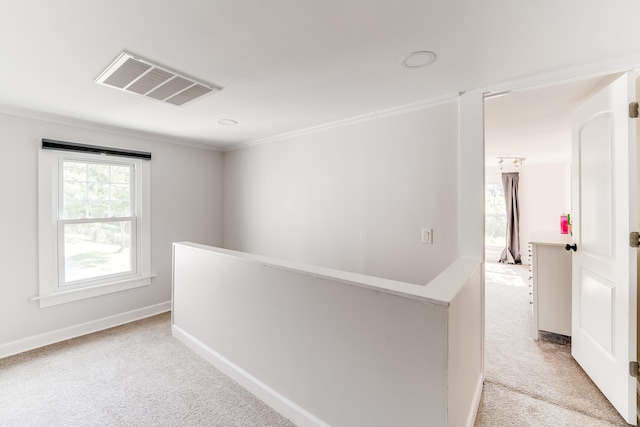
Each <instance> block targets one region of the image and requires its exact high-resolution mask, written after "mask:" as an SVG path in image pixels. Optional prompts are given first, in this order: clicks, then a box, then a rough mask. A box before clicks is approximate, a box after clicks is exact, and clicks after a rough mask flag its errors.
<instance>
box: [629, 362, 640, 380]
mask: <svg viewBox="0 0 640 427" xmlns="http://www.w3.org/2000/svg"><path fill="white" fill-rule="evenodd" d="M629 375H631V376H632V377H633V378H638V377H639V376H640V365H638V362H629Z"/></svg>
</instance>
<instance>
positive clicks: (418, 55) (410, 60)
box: [400, 50, 436, 70]
mask: <svg viewBox="0 0 640 427" xmlns="http://www.w3.org/2000/svg"><path fill="white" fill-rule="evenodd" d="M435 60H436V54H435V53H433V52H430V51H428V50H419V51H417V52H413V53H410V54H409V55H407V56H405V57H404V58H402V62H400V64H401V65H402V67H403V68H406V69H408V70H413V69H416V68H422V67H426V66H427V65H431V64H433V63H434V62H435Z"/></svg>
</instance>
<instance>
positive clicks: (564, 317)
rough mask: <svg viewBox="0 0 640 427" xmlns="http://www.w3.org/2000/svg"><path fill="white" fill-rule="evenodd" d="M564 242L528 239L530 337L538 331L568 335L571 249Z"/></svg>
mask: <svg viewBox="0 0 640 427" xmlns="http://www.w3.org/2000/svg"><path fill="white" fill-rule="evenodd" d="M565 244H566V243H564V242H562V243H560V242H554V243H547V242H531V273H532V279H531V280H532V283H531V285H532V302H533V325H534V338H535V339H538V331H546V332H552V333H555V334H560V335H566V336H571V251H567V250H566V249H565Z"/></svg>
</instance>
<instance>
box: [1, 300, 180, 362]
mask: <svg viewBox="0 0 640 427" xmlns="http://www.w3.org/2000/svg"><path fill="white" fill-rule="evenodd" d="M170 310H171V302H170V301H167V302H163V303H160V304H156V305H151V306H148V307H144V308H140V309H137V310H132V311H128V312H126V313H120V314H116V315H114V316H109V317H104V318H102V319H97V320H92V321H90V322H86V323H81V324H79V325H74V326H70V327H68V328H63V329H58V330H55V331H51V332H46V333H44V334H40V335H34V336H32V337H27V338H22V339H19V340H16V341H11V342H8V343H6V344H0V359H2V358H4V357H8V356H13V355H14V354H18V353H23V352H25V351H29V350H33V349H36V348H39V347H44V346H46V345H50V344H55V343H57V342H61V341H65V340H68V339H71V338H76V337H79V336H82V335H87V334H91V333H93V332H98V331H102V330H104V329H109V328H113V327H115V326H120V325H124V324H125V323H131V322H135V321H136V320H140V319H144V318H147V317H151V316H155V315H157V314H160V313H165V312H167V311H170Z"/></svg>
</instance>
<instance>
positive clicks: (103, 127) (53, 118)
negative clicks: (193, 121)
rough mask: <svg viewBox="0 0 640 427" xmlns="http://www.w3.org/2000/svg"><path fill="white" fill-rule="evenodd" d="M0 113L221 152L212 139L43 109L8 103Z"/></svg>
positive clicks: (0, 106) (1, 107) (2, 107)
mask: <svg viewBox="0 0 640 427" xmlns="http://www.w3.org/2000/svg"><path fill="white" fill-rule="evenodd" d="M0 114H6V115H9V116H15V117H22V118H26V119H33V120H39V121H42V122H48V123H55V124H60V125H65V126H74V127H78V128H83V129H89V130H100V131H103V132H109V133H114V134H118V135H123V136H130V137H134V138H144V139H147V140H152V141H155V142H164V143H166V144H173V145H181V146H185V147H192V148H201V149H205V150H211V151H217V152H221V151H223V150H221V149H220V148H219V147H216V146H213V145H212V144H213V143H214V142H212V141H198V140H180V139H179V138H178V137H176V138H175V139H174V138H173V137H170V136H168V135H163V134H159V133H153V132H145V131H140V130H135V129H128V128H122V127H118V126H113V125H108V124H104V123H99V122H93V121H90V120H83V119H76V118H72V117H66V116H60V115H57V114H51V113H45V112H43V111H37V110H31V109H26V108H20V107H14V106H9V105H0Z"/></svg>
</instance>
